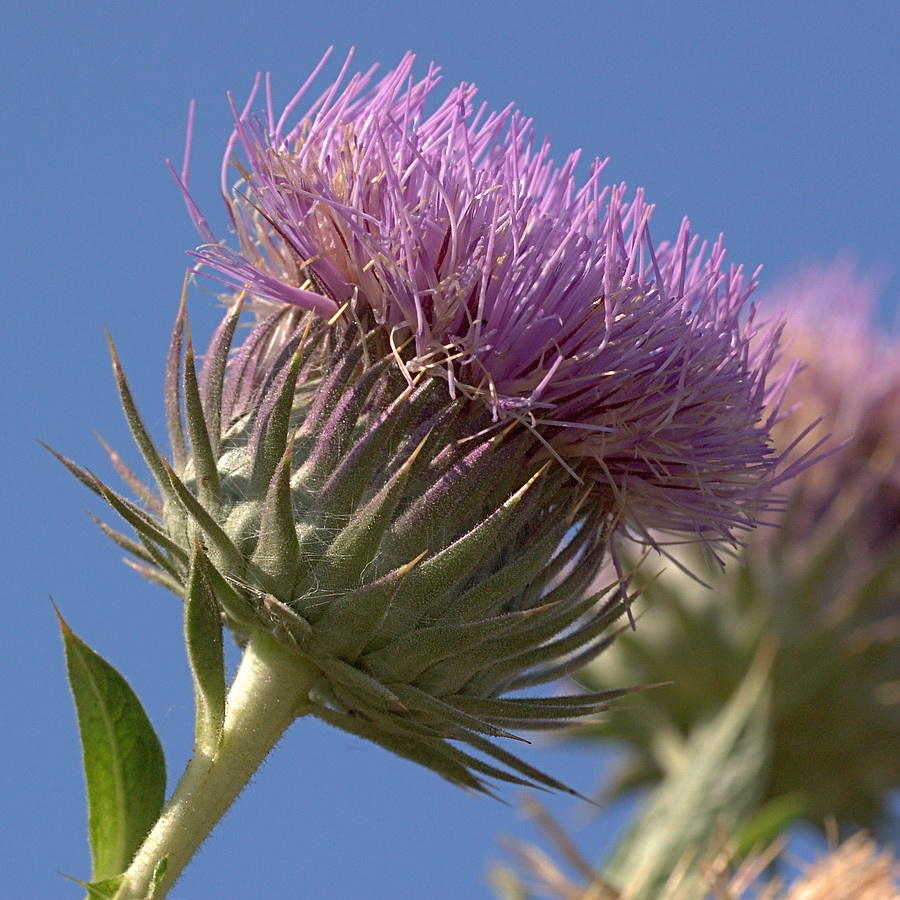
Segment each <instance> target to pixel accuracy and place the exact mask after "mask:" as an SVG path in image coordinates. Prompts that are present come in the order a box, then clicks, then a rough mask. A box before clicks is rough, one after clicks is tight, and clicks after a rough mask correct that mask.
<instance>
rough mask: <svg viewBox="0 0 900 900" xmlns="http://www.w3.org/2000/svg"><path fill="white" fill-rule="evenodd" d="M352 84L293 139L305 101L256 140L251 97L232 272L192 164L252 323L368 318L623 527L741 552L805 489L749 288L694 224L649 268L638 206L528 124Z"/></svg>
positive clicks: (416, 85) (644, 215)
mask: <svg viewBox="0 0 900 900" xmlns="http://www.w3.org/2000/svg"><path fill="white" fill-rule="evenodd" d="M323 62H324V60H323ZM349 63H350V60H349V58H348V60H347V62H346V63H345V65H344V68H343V70H342V72H341V76H340V77H339V78H338V79H337V81H335V82H334V83H333V84H332V85H331V86H330V87H329V88H328V89H327V90H326V91H325V92H324V93H323V94H322V96H321V97H320V98H319V99H318V100H317V101H316V102H315V103H313V104H312V105H311V106H310V108H309V109H308V110H307V112H306V113H305V114H304V115H302V116H300V117H297V118H296V119H295V117H294V116H293V111H294V109H295V107H296V106H297V105H298V104H299V103H300V101H301V99H302V97H303V96H304V94H305V92H306V90H307V89H308V87H309V84H310V81H311V80H312V78H311V79H310V81H308V82H307V84H306V85H304V87H303V89H302V90H301V91H300V92H299V93H298V94H297V95H296V96H295V97H294V98H293V99H292V100H291V102H290V103H289V104H288V106H287V108H286V109H285V111H284V112H283V113H282V114H281V115H280V116H277V115H276V112H275V110H274V107H273V105H272V100H271V90H270V84H269V82H268V81H267V82H266V89H267V98H268V102H267V108H266V111H265V113H264V114H263V116H262V117H261V118H260V117H258V116H254V115H251V114H250V113H249V111H248V110H249V109H250V107H251V105H252V102H253V97H252V96H251V99H250V101H249V102H248V104H247V106H246V108H245V110H244V111H243V112H238V111H237V109H236V108H235V110H234V111H235V121H236V126H235V131H234V134H233V137H232V140H231V141H230V143H229V146H228V150H227V152H226V156H225V162H224V165H223V175H222V189H223V193H224V194H225V196H226V202H227V203H228V207H229V210H230V213H231V218H232V222H233V225H234V229H235V232H236V234H237V240H238V248H239V249H238V250H237V251H235V250H233V249H231V248H229V247H228V246H227V245H225V244H224V243H221V242H218V241H216V239H215V237H214V235H213V234H212V232H211V231H210V229H209V227H208V225H207V224H206V222H205V220H204V219H203V217H202V215H201V214H200V213H199V211H198V210H197V208H196V206H195V205H194V204H193V202H192V201H191V199H190V197H189V196H188V195H187V187H186V181H187V163H186V164H185V171H184V174H183V178H182V184H183V186H184V189H185V195H186V197H187V200H188V205H189V209H190V210H191V213H192V216H193V219H194V221H195V223H196V225H197V227H198V229H199V230H200V232H201V234H202V235H203V237H204V238H205V240H206V242H207V243H206V244H205V245H204V246H202V247H200V248H199V249H198V250H197V251H196V253H195V254H194V255H195V256H196V258H197V260H198V261H199V262H200V263H201V264H203V266H205V267H206V268H207V269H211V270H213V271H214V272H216V273H218V274H217V275H216V276H215V277H218V278H220V279H222V280H223V281H225V283H227V284H229V285H231V286H233V287H234V288H236V289H239V290H241V291H247V292H248V293H249V294H250V296H251V302H252V305H253V307H254V308H255V309H256V310H257V311H258V312H260V313H266V312H268V311H271V310H272V309H273V308H277V307H278V306H283V305H285V304H286V305H289V306H292V307H297V308H298V309H300V310H311V311H313V312H315V313H316V314H318V315H321V316H325V317H332V316H337V315H339V314H340V313H342V312H346V310H347V309H348V305H350V304H353V305H355V306H356V307H357V308H366V309H370V310H371V311H372V313H373V315H374V319H375V321H376V322H377V323H379V324H380V325H381V326H382V327H383V328H384V329H386V331H387V333H388V334H389V336H390V342H391V344H392V345H393V346H394V347H401V346H403V347H406V346H408V345H410V344H411V346H412V347H413V350H412V352H409V353H406V354H405V355H404V356H403V358H402V359H401V357H400V354H397V362H398V364H399V365H400V366H401V367H402V369H403V373H404V376H405V377H406V378H407V379H408V381H409V382H410V383H412V382H413V380H414V379H416V377H417V376H418V375H419V374H420V373H427V374H428V375H430V376H432V377H436V378H442V379H444V380H445V381H446V382H447V391H448V392H449V394H450V396H451V397H457V396H462V397H466V398H469V399H471V400H475V401H477V402H480V403H483V404H484V405H485V406H486V407H487V408H488V409H489V410H490V414H491V418H492V421H493V422H494V423H495V426H496V427H501V426H505V425H507V424H509V423H510V422H515V423H519V424H520V425H521V426H524V427H526V428H528V429H530V430H531V431H532V432H533V433H534V435H535V436H536V438H537V440H538V441H540V442H541V443H542V444H543V445H544V447H545V452H546V453H547V454H548V455H552V456H553V457H555V458H556V459H557V460H559V461H560V462H561V463H562V464H563V465H564V466H565V467H566V468H567V469H568V470H569V472H570V473H571V474H573V475H574V476H575V477H576V478H577V479H578V480H579V481H581V482H585V483H587V484H589V485H594V486H595V487H596V489H597V490H599V491H600V492H601V493H603V494H607V495H610V496H612V497H614V498H615V501H616V505H617V506H618V508H619V510H620V512H619V514H618V520H617V527H619V528H628V529H631V530H632V531H634V532H636V533H637V534H638V535H639V536H641V537H643V538H646V539H650V540H651V541H652V540H653V539H651V538H649V534H648V531H649V530H650V529H652V530H653V531H654V532H657V533H659V532H669V533H676V534H679V535H681V536H682V537H683V535H684V534H687V535H689V536H690V537H691V538H693V539H700V540H703V541H706V542H716V541H726V542H731V543H734V542H735V541H736V533H735V529H739V528H743V527H748V526H751V525H752V524H753V523H754V521H755V519H756V517H757V516H758V515H759V513H760V512H761V511H763V510H765V509H767V508H769V507H770V506H771V504H772V502H773V499H772V498H773V494H772V491H773V488H774V487H775V485H776V484H777V483H779V482H780V481H781V480H783V479H784V478H785V477H787V476H788V475H789V474H791V473H790V471H789V470H787V471H783V472H781V473H780V474H776V471H777V470H778V469H779V465H780V462H781V460H780V457H779V456H778V454H776V453H774V452H773V450H772V448H771V446H770V440H769V429H770V427H771V425H772V423H773V422H774V420H775V413H774V412H773V411H772V408H771V405H770V403H771V400H772V398H773V397H774V396H777V395H778V393H779V392H780V391H781V389H782V387H783V384H782V383H780V382H779V383H776V384H775V385H774V389H773V386H772V385H767V381H766V376H767V373H768V371H769V369H770V367H771V365H772V362H773V359H774V355H775V348H776V345H777V340H778V331H779V327H778V325H777V323H769V324H768V325H765V326H759V325H758V324H757V323H756V319H755V316H754V314H753V311H752V309H751V310H750V312H749V314H748V313H747V311H746V307H747V298H748V296H749V294H750V292H751V291H752V289H753V287H754V286H755V280H754V278H753V277H751V278H747V277H746V276H745V274H744V273H743V271H742V269H741V268H739V267H738V268H735V267H730V268H728V269H726V268H725V267H724V264H723V260H724V255H725V254H724V250H723V247H722V242H721V239H720V240H719V241H717V242H716V243H715V244H714V245H713V246H712V247H708V246H707V245H706V244H705V243H701V242H699V241H698V239H697V238H696V237H695V236H693V235H692V234H691V232H690V228H689V225H688V222H687V221H686V220H685V222H684V223H683V225H682V227H681V229H680V231H679V233H678V236H677V238H676V240H675V241H674V242H673V243H671V244H662V245H660V246H659V247H654V245H653V243H652V241H651V239H650V235H649V231H648V222H649V219H650V216H651V213H652V210H653V207H652V206H651V205H649V204H647V203H646V202H645V200H644V196H643V193H642V192H641V191H638V192H637V193H636V194H635V196H634V198H633V199H632V200H630V201H629V200H626V199H625V189H624V185H620V186H617V187H612V188H609V187H604V186H603V185H602V184H601V182H600V176H601V173H602V169H603V162H601V161H599V160H596V161H595V162H594V163H593V164H592V166H591V167H590V172H589V175H588V178H587V181H586V183H585V184H584V185H582V186H581V187H579V186H578V185H577V183H576V180H575V171H576V166H577V163H578V158H579V155H578V154H577V153H575V154H572V155H571V156H570V157H569V158H568V159H567V160H566V161H565V163H564V164H563V165H562V166H559V167H558V166H555V165H554V164H553V162H552V160H551V159H550V156H549V151H550V147H549V144H548V143H547V142H546V141H544V142H543V143H541V144H540V145H539V146H537V147H536V146H535V144H534V140H533V130H532V127H531V122H530V121H529V120H527V119H526V118H524V117H523V116H522V115H521V113H519V112H517V111H515V110H513V109H512V108H507V109H505V110H504V111H502V112H500V113H495V112H489V111H488V110H487V109H486V107H485V106H484V105H482V106H478V107H476V105H475V102H474V98H475V88H474V87H473V86H471V85H467V84H462V85H460V86H459V87H457V88H455V89H453V90H451V91H450V92H449V94H448V96H447V97H446V99H445V100H444V101H443V102H441V103H440V105H439V106H438V107H437V109H435V110H434V111H432V112H427V111H426V106H427V103H428V101H429V99H430V98H431V95H432V92H433V91H434V90H435V88H436V86H437V84H438V82H439V77H438V69H437V68H435V67H434V66H432V67H431V68H430V69H429V71H428V74H427V75H426V77H425V78H424V79H422V80H420V81H414V80H413V79H412V77H411V69H412V65H413V56H412V55H407V56H406V57H404V58H403V60H402V61H401V63H400V65H399V66H398V67H397V68H396V69H395V70H394V71H392V72H389V73H388V74H387V75H386V76H385V77H384V78H383V79H381V80H380V81H377V82H376V81H374V80H373V72H372V71H369V72H367V73H365V74H356V75H353V76H352V77H350V78H349V80H348V81H347V84H346V86H345V87H343V88H341V83H342V81H343V80H344V77H345V75H346V72H347V69H348V66H349ZM317 71H318V69H317ZM313 74H314V75H315V74H316V73H313ZM254 93H255V91H254ZM238 149H240V150H241V151H242V153H243V159H241V158H240V157H239V155H238V152H237V151H238ZM229 165H233V166H234V167H235V168H236V169H237V171H238V172H239V174H240V181H239V182H238V184H237V185H236V186H235V187H234V189H233V190H232V189H229V186H228V183H227V168H228V166H229ZM287 333H288V331H287V330H286V331H285V335H286V334H287ZM276 344H277V342H276ZM786 378H789V374H788V375H787V376H786Z"/></svg>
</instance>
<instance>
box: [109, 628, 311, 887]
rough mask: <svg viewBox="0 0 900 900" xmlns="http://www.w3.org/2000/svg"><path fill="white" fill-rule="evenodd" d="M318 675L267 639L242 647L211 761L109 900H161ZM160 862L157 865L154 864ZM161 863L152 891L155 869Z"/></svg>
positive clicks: (191, 778)
mask: <svg viewBox="0 0 900 900" xmlns="http://www.w3.org/2000/svg"><path fill="white" fill-rule="evenodd" d="M317 677H318V674H317V672H316V671H315V670H314V669H313V668H312V667H311V666H305V665H304V664H303V663H302V661H301V660H299V659H298V658H297V657H296V656H293V655H291V654H289V653H287V652H286V651H285V650H283V649H282V648H281V647H279V646H278V644H276V643H275V642H274V641H273V640H272V639H271V638H270V637H269V636H268V635H265V634H262V633H258V634H255V635H254V636H253V637H252V638H251V639H250V641H249V642H248V643H247V646H246V648H245V649H244V655H243V657H242V659H241V664H240V666H239V668H238V671H237V675H236V676H235V679H234V683H233V684H232V686H231V689H230V691H229V693H228V703H227V709H226V713H225V726H224V730H223V733H222V740H221V742H220V744H219V748H218V751H217V752H216V753H215V755H214V756H209V755H208V754H205V753H200V752H197V753H195V755H194V757H193V758H192V759H191V761H190V762H189V763H188V765H187V768H186V769H185V771H184V775H182V777H181V781H180V782H179V783H178V787H176V788H175V792H174V793H173V794H172V797H171V798H170V800H169V802H168V803H167V804H166V808H165V809H164V810H163V814H162V815H161V816H160V818H159V820H158V821H157V823H156V825H154V826H153V830H152V831H151V832H150V834H149V835H147V838H146V839H145V841H144V843H143V844H142V845H141V848H140V850H138V852H137V855H136V856H135V858H134V861H133V862H132V863H131V865H130V866H129V867H128V871H127V872H126V873H125V880H124V882H123V883H122V885H121V887H120V888H119V890H118V891H117V892H116V895H115V900H146V898H149V897H152V898H153V900H163V898H165V896H166V894H167V893H168V891H169V890H170V889H171V888H172V886H173V885H174V884H175V882H176V881H177V879H178V876H179V875H180V874H181V872H182V870H183V869H184V867H185V866H186V865H187V864H188V862H190V860H191V858H192V857H193V856H194V854H195V853H196V852H197V850H198V849H199V847H200V845H201V844H202V843H203V842H204V841H205V840H206V838H207V837H208V836H209V834H210V832H212V830H213V828H214V827H215V826H216V824H217V823H218V822H219V820H220V819H221V818H222V816H223V815H224V814H225V812H226V810H227V809H228V808H229V807H230V806H231V804H232V803H233V802H234V801H235V799H236V798H237V796H238V794H240V792H241V791H242V790H243V788H244V786H245V785H246V784H247V783H248V782H249V781H250V778H251V777H252V776H253V773H254V772H256V770H257V769H258V768H259V766H260V765H261V764H262V762H263V760H264V759H265V758H266V756H268V754H269V752H270V751H271V750H272V748H273V747H274V746H275V745H276V744H277V743H278V741H279V739H280V738H281V736H282V735H283V734H284V732H285V731H286V730H287V727H288V726H289V725H290V724H291V722H293V721H294V719H296V718H297V717H298V716H302V715H304V714H305V712H307V709H305V708H304V707H309V706H311V704H310V703H309V700H308V694H309V690H310V688H311V687H312V685H313V683H314V682H315V680H316V678H317ZM163 860H165V863H162V861H163ZM161 864H162V865H165V872H164V874H162V875H161V877H160V879H159V881H158V883H157V884H156V886H155V888H154V880H155V878H154V876H155V873H156V872H157V870H158V867H160V866H161Z"/></svg>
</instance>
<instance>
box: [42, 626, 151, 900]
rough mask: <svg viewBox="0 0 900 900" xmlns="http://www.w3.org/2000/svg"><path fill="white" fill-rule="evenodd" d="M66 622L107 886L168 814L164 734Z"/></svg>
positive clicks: (101, 878)
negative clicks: (163, 814) (161, 735)
mask: <svg viewBox="0 0 900 900" xmlns="http://www.w3.org/2000/svg"><path fill="white" fill-rule="evenodd" d="M57 616H59V611H57ZM59 624H60V630H61V631H62V638H63V645H64V647H65V651H66V666H67V669H68V675H69V684H70V685H71V688H72V694H73V696H74V698H75V709H76V712H77V714H78V728H79V731H80V733H81V747H82V751H83V754H84V771H85V778H86V781H87V797H88V831H89V838H90V845H91V857H92V861H93V866H92V872H91V881H92V883H93V885H94V887H95V888H96V890H101V887H102V885H99V884H98V883H102V882H105V881H107V880H109V879H114V878H116V877H117V876H118V875H120V874H121V873H122V872H124V871H125V870H126V869H127V868H128V865H129V863H130V862H131V860H132V857H133V856H134V854H135V853H136V852H137V850H138V848H139V847H140V845H141V842H142V841H143V839H144V838H145V837H146V835H147V833H148V832H149V831H150V829H151V828H152V827H153V824H154V823H155V822H156V820H157V819H158V818H159V815H160V813H161V812H162V807H163V801H164V800H165V793H166V768H165V760H164V757H163V751H162V746H161V745H160V742H159V738H158V737H157V736H156V732H155V731H154V730H153V726H152V725H151V724H150V720H149V719H148V718H147V714H146V713H145V712H144V708H143V707H142V706H141V703H140V701H139V700H138V698H137V697H136V696H135V694H134V691H132V690H131V688H130V687H129V685H128V682H126V681H125V679H124V678H123V677H122V676H121V675H120V674H119V673H118V672H117V671H116V670H115V669H114V668H113V667H112V666H111V665H110V664H109V663H108V662H106V661H105V660H104V659H103V658H102V657H100V656H99V655H98V654H97V653H95V652H94V651H93V650H92V649H91V648H90V647H88V645H87V644H85V643H84V641H82V640H81V639H80V638H79V637H78V636H77V635H76V634H75V633H74V632H73V631H72V630H71V629H70V628H69V626H68V625H67V624H66V623H65V622H64V621H63V619H62V617H61V616H60V617H59ZM95 896H103V895H102V894H99V895H97V894H95Z"/></svg>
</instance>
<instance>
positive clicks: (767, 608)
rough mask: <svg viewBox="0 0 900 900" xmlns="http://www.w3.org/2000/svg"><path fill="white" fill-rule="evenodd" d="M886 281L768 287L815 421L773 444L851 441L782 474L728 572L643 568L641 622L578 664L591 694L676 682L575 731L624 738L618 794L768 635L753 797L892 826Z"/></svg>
mask: <svg viewBox="0 0 900 900" xmlns="http://www.w3.org/2000/svg"><path fill="white" fill-rule="evenodd" d="M879 292H880V287H879V282H878V279H877V278H874V277H872V276H870V275H866V274H863V273H860V272H859V271H858V270H857V268H856V267H855V265H854V264H853V263H852V262H851V261H849V260H839V261H837V262H834V263H832V264H831V265H826V266H818V267H808V268H806V269H804V270H802V271H801V272H800V273H799V274H797V275H796V276H795V277H793V278H791V279H788V280H786V281H784V282H783V283H781V284H779V285H777V286H776V287H774V288H773V289H772V290H770V291H769V292H768V294H767V295H766V297H765V302H766V303H767V304H769V305H771V306H783V307H786V309H787V311H788V324H787V327H786V331H785V337H786V349H785V351H784V354H783V360H782V364H783V365H788V364H789V362H790V361H792V360H793V359H794V357H798V358H799V360H800V362H801V370H800V372H799V374H798V376H797V377H796V378H795V379H794V380H793V381H792V383H791V385H790V388H789V390H788V393H787V397H786V404H785V405H786V406H787V407H790V406H793V405H798V404H802V408H803V409H804V411H805V412H806V413H807V416H809V417H813V418H816V417H820V418H821V422H820V424H819V425H818V426H817V427H816V428H815V429H813V431H811V432H810V433H808V434H800V433H798V429H797V427H796V426H795V425H794V424H793V422H792V420H791V419H785V420H784V421H783V422H782V423H781V424H780V425H779V426H777V427H776V429H775V435H776V439H777V441H778V444H779V448H780V449H781V450H782V452H785V453H788V454H789V455H790V456H791V457H796V456H797V455H798V454H801V453H802V452H803V450H804V448H807V447H809V446H810V445H811V444H812V443H814V442H815V441H816V440H818V439H820V438H821V437H822V436H825V435H831V439H832V442H833V443H835V444H837V443H840V442H845V443H844V444H843V446H841V447H840V448H839V449H836V450H835V451H834V452H833V453H831V454H830V455H829V456H828V457H827V459H826V460H824V461H823V462H820V463H818V464H817V465H815V466H812V467H810V468H809V469H807V470H806V471H804V472H803V473H802V474H801V475H800V476H799V477H798V478H796V479H794V480H793V481H792V482H790V483H789V484H788V485H787V488H786V502H785V506H784V509H783V511H782V512H780V513H779V514H778V515H777V516H775V517H774V519H773V521H774V524H776V525H777V526H778V527H774V528H761V529H758V530H757V531H756V532H754V533H753V534H752V535H750V536H749V538H748V541H747V545H746V547H745V548H744V550H743V551H741V552H740V553H739V554H738V558H737V559H735V560H734V561H732V562H730V563H729V564H728V565H727V567H726V568H725V569H724V571H718V570H716V569H715V568H714V567H710V566H707V565H704V563H703V561H702V560H701V558H700V556H699V554H697V553H696V552H695V551H694V550H692V549H690V548H680V549H679V548H669V549H670V552H671V556H672V558H671V560H670V561H667V562H664V563H663V564H662V566H653V565H647V566H645V568H644V569H643V574H642V575H641V576H639V577H640V579H642V580H643V582H644V584H643V596H642V599H641V600H640V601H639V605H640V608H641V609H642V610H643V611H645V612H646V614H645V615H642V616H641V618H640V621H639V624H638V629H637V632H636V633H634V634H627V635H624V636H623V637H622V638H621V640H619V641H618V642H617V643H616V645H615V646H614V647H613V648H612V649H611V651H610V652H609V653H608V654H605V655H604V657H603V658H602V659H600V660H598V661H596V662H595V663H593V664H592V665H591V666H589V667H588V668H586V669H585V670H583V671H582V672H581V673H580V675H579V678H580V679H581V680H582V681H583V683H584V684H586V685H589V686H590V687H591V688H592V689H594V690H597V689H600V688H602V686H603V685H606V684H608V683H616V684H622V683H628V682H635V681H637V682H671V684H667V685H665V686H663V687H659V688H657V689H654V690H652V691H646V692H643V693H641V694H639V695H636V696H635V697H634V699H633V703H632V704H631V706H632V707H633V709H630V710H628V711H622V712H617V713H616V714H615V715H613V716H611V717H609V719H608V720H607V721H606V722H605V723H604V724H603V725H601V726H598V727H596V728H593V727H592V728H590V729H589V730H586V731H584V732H582V737H583V738H587V737H591V738H598V739H609V738H618V739H621V740H623V741H624V744H625V747H626V763H625V765H624V766H623V768H622V769H621V771H620V772H619V775H618V778H617V779H616V781H615V783H614V785H613V788H612V790H613V793H620V792H622V791H625V790H626V789H627V788H629V787H632V786H635V785H640V784H648V783H653V782H655V781H656V780H657V779H659V778H660V777H662V776H663V775H664V774H665V773H666V772H667V771H668V769H669V767H670V759H671V756H672V748H673V747H677V746H679V744H680V743H681V742H683V741H684V740H686V739H687V738H688V736H689V735H691V734H692V733H693V732H695V730H696V729H698V728H699V727H701V726H702V725H703V723H704V722H707V721H708V720H709V719H710V718H711V717H713V716H714V715H715V713H716V711H717V710H719V709H720V708H722V707H723V706H724V705H725V704H726V702H727V701H728V699H729V698H730V697H731V696H732V695H733V694H734V692H735V690H736V688H737V686H738V685H739V684H740V682H741V680H742V679H743V677H744V674H745V672H746V671H747V668H748V666H749V663H750V661H751V659H752V658H753V657H754V655H755V654H756V653H757V652H758V650H759V648H760V647H761V646H762V645H763V644H765V643H767V642H768V643H771V644H772V645H773V646H774V647H775V657H774V661H773V665H772V670H771V701H770V712H769V713H768V741H767V742H768V745H769V752H770V754H771V760H770V764H769V767H768V771H767V774H766V776H765V780H764V785H763V789H762V791H761V794H760V797H759V802H760V804H762V805H763V806H764V807H765V808H767V809H768V810H769V811H770V813H771V816H772V818H771V821H770V823H769V827H770V829H772V830H774V831H777V829H778V827H779V826H778V822H779V821H781V822H782V823H783V821H784V820H786V819H789V818H791V817H793V816H797V815H803V816H805V817H807V818H808V819H809V820H810V821H812V822H814V823H816V824H818V825H820V826H821V824H822V823H823V821H824V819H825V817H827V816H832V815H833V816H836V817H837V818H838V820H840V821H841V822H842V823H844V824H845V825H848V826H852V825H862V826H866V827H878V826H879V824H882V825H883V824H885V815H886V813H887V806H886V804H887V802H888V798H889V794H890V792H891V791H892V790H894V789H896V788H897V787H898V784H900V347H898V342H897V339H896V337H895V336H893V335H890V334H885V333H884V332H883V331H882V330H881V329H880V328H879V326H878V323H877V322H876V318H875V317H876V313H877V301H878V299H879ZM807 421H808V418H807ZM660 568H664V570H663V571H662V572H658V571H657V570H658V569H660ZM691 573H693V574H691ZM694 576H696V577H694ZM699 579H702V580H703V581H705V582H706V583H707V584H708V585H709V588H707V587H705V586H704V585H702V584H700V583H699ZM637 606H638V604H636V607H635V608H637Z"/></svg>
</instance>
